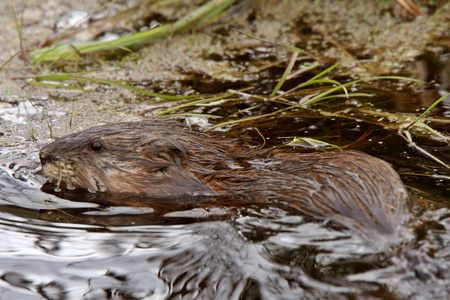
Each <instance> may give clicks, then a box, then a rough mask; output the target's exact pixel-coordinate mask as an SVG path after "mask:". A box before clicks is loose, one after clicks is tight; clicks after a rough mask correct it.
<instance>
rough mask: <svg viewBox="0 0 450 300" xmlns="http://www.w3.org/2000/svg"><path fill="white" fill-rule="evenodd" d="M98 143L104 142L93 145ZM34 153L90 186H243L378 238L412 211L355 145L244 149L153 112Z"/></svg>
mask: <svg viewBox="0 0 450 300" xmlns="http://www.w3.org/2000/svg"><path fill="white" fill-rule="evenodd" d="M94 142H100V143H101V149H100V150H98V149H97V150H98V151H95V150H94V149H93V148H92V145H93V143H94ZM40 155H41V161H42V163H43V172H44V174H46V175H47V176H48V177H49V178H51V179H54V180H58V178H60V181H61V182H63V183H66V184H69V185H72V186H74V187H75V188H84V189H89V190H90V191H91V192H105V191H108V192H121V193H123V192H129V193H136V194H145V195H148V196H157V197H166V196H168V197H169V196H180V195H189V196H196V195H204V196H206V195H208V196H214V195H229V194H236V195H245V196H248V197H252V198H253V199H254V200H255V201H261V202H281V203H285V204H289V205H290V206H293V207H295V208H297V209H299V210H300V211H301V212H302V213H304V214H306V215H308V216H311V217H314V218H317V219H325V220H331V221H333V222H335V223H338V224H341V225H344V226H345V227H347V228H350V229H354V230H355V231H357V232H360V233H363V234H365V235H369V236H372V235H373V234H375V233H376V234H375V236H377V237H378V236H379V235H380V234H383V235H385V236H387V237H391V236H393V235H395V236H396V235H397V234H398V232H399V229H400V227H401V225H402V224H403V223H404V222H406V221H407V220H408V218H409V210H408V200H409V196H408V194H407V192H406V190H405V188H404V186H403V184H402V182H401V180H400V178H399V176H398V175H397V174H396V173H395V171H394V170H393V169H392V168H391V167H390V166H389V165H388V164H387V163H386V162H384V161H382V160H380V159H377V158H374V157H371V156H369V155H366V154H363V153H360V152H356V151H345V152H337V153H334V152H333V153H315V154H292V153H288V152H285V151H281V150H273V149H272V150H257V149H249V148H245V147H242V146H239V145H237V144H236V143H235V142H234V141H232V140H229V139H223V138H218V137H213V136H211V135H207V134H202V133H196V132H193V131H191V130H189V129H188V128H186V127H185V126H183V125H181V124H179V123H177V122H175V121H172V120H167V119H152V120H148V121H144V122H128V123H117V124H111V125H103V126H97V127H93V128H90V129H87V130H85V131H82V132H78V133H74V134H71V135H68V136H65V137H63V138H61V139H59V140H57V141H56V142H53V143H51V144H49V145H47V146H46V147H44V148H43V149H42V150H41V154H40Z"/></svg>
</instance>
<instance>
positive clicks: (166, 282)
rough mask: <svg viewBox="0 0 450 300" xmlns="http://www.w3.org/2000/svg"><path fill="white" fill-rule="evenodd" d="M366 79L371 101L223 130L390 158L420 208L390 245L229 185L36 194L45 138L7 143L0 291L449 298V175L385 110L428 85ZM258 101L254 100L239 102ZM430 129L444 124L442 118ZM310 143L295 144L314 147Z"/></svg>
mask: <svg viewBox="0 0 450 300" xmlns="http://www.w3.org/2000/svg"><path fill="white" fill-rule="evenodd" d="M366 88H367V91H368V92H369V91H370V92H372V93H376V94H377V95H378V97H375V98H372V99H370V103H369V102H367V103H365V102H361V103H360V102H358V101H361V100H358V101H356V102H354V101H353V102H352V101H350V102H348V103H334V104H333V103H327V104H326V105H322V106H319V107H318V108H317V109H315V110H296V109H293V110H289V111H287V112H285V113H284V114H283V115H279V116H277V118H276V119H274V118H272V117H271V116H268V117H265V118H260V119H257V120H253V121H252V122H251V123H243V124H237V125H234V126H231V129H232V130H231V131H227V132H228V133H227V134H228V135H230V136H232V137H234V138H237V139H238V140H239V142H241V143H243V144H248V145H249V146H261V145H264V147H270V146H275V145H277V146H280V145H283V144H285V143H287V142H289V141H291V140H292V139H294V138H295V137H300V136H301V137H310V138H314V139H317V140H321V141H325V142H328V143H332V144H335V145H339V146H347V149H359V150H361V151H364V152H366V153H369V154H372V155H374V156H377V157H380V158H382V159H385V160H387V161H388V162H390V163H391V164H392V165H393V166H394V167H395V169H396V170H397V171H398V172H399V174H400V175H401V176H402V179H403V180H404V182H405V184H406V185H407V187H408V189H409V191H410V193H411V195H412V196H413V200H414V203H415V205H414V207H413V208H412V214H413V215H414V218H413V219H412V220H411V221H410V223H408V224H406V225H405V229H404V231H403V236H402V237H401V239H400V240H399V241H398V242H397V241H396V242H394V243H392V241H383V240H382V237H380V240H379V241H376V242H375V243H373V242H371V243H368V242H367V241H366V240H364V239H362V238H361V237H358V236H354V235H351V234H350V233H349V232H347V231H345V230H340V229H338V228H333V227H332V226H329V224H327V222H326V221H325V222H317V221H314V220H311V219H309V218H305V217H304V216H302V215H299V213H298V212H297V211H295V210H292V209H290V208H286V207H283V206H281V205H280V206H278V205H275V204H274V205H255V204H251V203H245V202H241V201H240V199H234V198H233V196H231V195H230V196H229V197H225V199H214V198H206V199H198V198H194V199H193V198H189V199H188V198H185V199H155V200H154V202H153V203H151V204H150V205H141V204H139V203H142V201H141V200H142V199H138V198H136V199H126V201H123V203H135V204H134V205H131V206H130V205H121V206H120V205H117V206H101V205H98V204H93V203H95V202H96V201H95V200H98V199H95V197H94V196H92V195H81V194H77V193H76V192H74V193H72V194H70V193H66V194H61V193H54V195H51V194H48V193H44V192H42V191H41V190H40V188H41V186H42V184H43V183H44V182H45V179H44V178H42V177H41V176H40V175H39V174H36V172H37V171H38V170H39V169H40V165H39V162H38V151H39V148H40V146H41V145H38V144H31V145H26V146H23V147H22V148H21V147H15V148H11V147H8V148H7V147H3V148H0V162H1V163H0V227H1V228H0V298H2V299H43V298H44V299H448V294H449V293H450V210H449V208H450V184H449V183H450V172H449V170H448V169H446V168H445V167H443V166H441V165H440V164H438V163H437V162H435V161H433V160H431V159H429V158H427V157H424V156H423V155H422V154H421V153H419V152H418V151H417V149H415V148H414V147H411V145H409V144H408V142H406V141H405V140H403V139H402V138H400V137H399V135H398V134H397V133H396V130H393V129H392V128H389V124H391V123H396V122H395V120H394V121H393V120H388V119H389V118H392V117H393V116H392V115H390V116H389V115H388V116H386V115H383V114H382V112H389V111H392V112H405V113H408V112H415V113H416V112H417V109H418V108H421V107H423V106H427V105H429V104H431V103H432V102H433V101H434V100H435V99H436V92H434V91H431V92H430V93H431V95H430V96H429V98H426V97H425V95H424V94H421V96H420V95H419V96H413V95H412V94H410V93H408V91H405V92H402V93H397V92H395V93H393V92H390V91H389V89H387V90H383V89H381V88H380V87H379V86H368V87H366ZM424 99H425V100H424ZM368 101H369V100H368ZM423 101H425V104H424V102H423ZM277 106H279V107H277ZM252 107H257V108H256V109H252V110H247V109H248V108H252ZM281 107H283V105H282V104H280V105H278V104H273V103H267V102H266V101H259V100H258V101H257V100H256V99H252V97H251V96H248V95H247V96H236V98H235V99H234V100H230V101H227V102H225V103H222V104H221V105H220V106H209V107H202V108H198V107H196V108H189V109H186V110H185V112H194V113H214V114H219V115H222V116H227V115H229V114H230V113H233V112H236V111H238V110H241V111H243V113H242V115H241V117H242V118H244V117H249V116H255V115H260V114H265V113H266V114H267V113H270V112H273V111H274V110H276V109H279V108H281ZM364 109H371V113H370V114H368V113H367V112H366V111H365V110H364ZM377 109H380V110H379V111H380V114H379V115H377V113H374V111H375V112H376V111H377ZM339 110H342V111H345V114H343V115H339V114H338V113H337V111H339ZM330 114H332V115H331V116H330ZM449 114H450V103H448V101H447V102H442V103H441V104H440V105H439V106H438V107H437V108H436V109H435V111H434V117H435V118H441V119H445V118H447V117H448V116H449ZM394 117H395V115H394ZM399 118H400V117H399ZM190 121H191V124H192V125H193V128H195V129H197V130H199V129H201V128H202V126H204V124H203V125H202V123H201V122H198V119H195V118H191V119H190ZM388 121H389V122H388ZM398 122H402V120H401V119H399V120H398ZM432 127H433V128H435V129H437V130H439V131H441V132H442V133H447V134H448V133H449V132H450V130H449V128H450V126H449V124H448V123H445V122H435V123H433V126H432ZM229 129H230V128H229ZM222 130H223V129H222ZM216 131H217V132H215V133H213V134H225V131H219V130H216ZM230 132H231V133H230ZM262 136H263V137H264V139H263V138H262ZM417 136H418V137H417V139H416V142H417V143H418V144H420V145H421V146H422V147H423V148H426V149H427V150H428V151H430V152H431V153H433V154H434V155H435V156H436V157H438V158H439V159H441V160H442V161H444V162H446V163H447V164H448V163H449V161H450V146H449V145H448V142H445V141H442V140H438V139H435V138H432V137H430V136H429V135H427V134H424V135H420V134H419V135H417ZM361 137H363V138H361ZM305 146H306V144H305V143H301V144H299V145H298V146H296V147H295V148H296V149H297V150H298V151H321V150H320V148H319V149H313V148H311V146H309V147H305ZM289 147H292V146H289ZM49 191H50V192H51V191H52V189H51V188H50V189H49ZM58 196H60V197H61V196H63V197H64V198H68V199H72V200H76V201H72V200H65V199H62V198H60V197H58ZM109 200H117V201H116V202H119V203H120V201H122V200H123V199H109ZM374 244H378V245H379V247H373V245H374ZM385 245H391V246H389V247H385ZM392 245H393V246H392Z"/></svg>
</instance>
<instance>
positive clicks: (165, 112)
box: [156, 92, 238, 117]
mask: <svg viewBox="0 0 450 300" xmlns="http://www.w3.org/2000/svg"><path fill="white" fill-rule="evenodd" d="M236 93H238V92H233V93H228V94H225V95H221V96H218V97H214V98H208V99H200V100H197V101H192V102H189V103H186V104H182V105H178V106H175V107H171V108H169V109H167V110H165V111H162V112H160V113H159V114H157V115H156V116H157V117H161V116H164V115H167V114H168V113H170V112H172V111H174V110H177V109H181V108H186V107H191V106H195V105H198V104H204V103H209V102H214V101H218V100H222V99H225V98H228V97H230V96H232V95H234V94H236Z"/></svg>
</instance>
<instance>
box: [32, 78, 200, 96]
mask: <svg viewBox="0 0 450 300" xmlns="http://www.w3.org/2000/svg"><path fill="white" fill-rule="evenodd" d="M42 81H77V82H93V83H102V84H110V85H113V86H117V87H120V88H124V89H128V90H130V91H133V92H136V93H139V94H143V95H146V96H150V97H155V98H161V99H167V100H186V99H193V98H198V97H200V95H190V96H171V95H164V94H159V93H152V92H149V91H146V90H143V89H139V88H135V87H133V86H130V85H127V84H124V83H121V82H118V81H112V80H107V79H99V78H92V77H84V76H76V75H71V74H63V75H46V76H37V77H35V78H34V81H31V82H30V84H37V82H41V83H42ZM60 87H61V88H69V87H67V86H60Z"/></svg>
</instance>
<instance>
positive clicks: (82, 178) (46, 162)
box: [39, 153, 105, 193]
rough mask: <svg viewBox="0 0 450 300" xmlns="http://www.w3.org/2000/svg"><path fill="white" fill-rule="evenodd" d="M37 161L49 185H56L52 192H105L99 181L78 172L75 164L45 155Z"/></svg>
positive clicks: (41, 154)
mask: <svg viewBox="0 0 450 300" xmlns="http://www.w3.org/2000/svg"><path fill="white" fill-rule="evenodd" d="M39 159H40V161H41V165H42V174H43V175H44V176H46V177H47V178H48V181H49V183H52V184H56V186H55V188H54V191H55V192H57V193H58V192H61V190H62V188H67V189H68V190H74V189H75V188H82V189H86V190H88V191H89V192H91V193H96V192H101V191H104V190H105V187H104V185H103V184H102V182H101V181H100V180H98V179H96V178H94V177H93V176H86V175H85V174H83V173H82V172H79V171H78V169H77V166H76V163H73V162H63V161H59V160H57V159H55V158H52V157H50V156H49V155H46V154H45V153H40V154H39Z"/></svg>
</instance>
